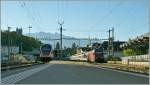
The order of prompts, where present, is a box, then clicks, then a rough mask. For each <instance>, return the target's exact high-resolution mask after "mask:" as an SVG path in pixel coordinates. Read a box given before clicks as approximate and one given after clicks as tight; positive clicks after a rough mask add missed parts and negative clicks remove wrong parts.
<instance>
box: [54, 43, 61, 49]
mask: <svg viewBox="0 0 150 85" xmlns="http://www.w3.org/2000/svg"><path fill="white" fill-rule="evenodd" d="M55 49H56V50H60V45H59V42H57V43H56V48H55Z"/></svg>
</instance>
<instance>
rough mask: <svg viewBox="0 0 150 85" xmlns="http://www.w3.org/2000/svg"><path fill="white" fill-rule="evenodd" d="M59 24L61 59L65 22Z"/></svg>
mask: <svg viewBox="0 0 150 85" xmlns="http://www.w3.org/2000/svg"><path fill="white" fill-rule="evenodd" d="M58 24H59V25H60V58H62V25H63V24H64V22H62V23H60V22H58Z"/></svg>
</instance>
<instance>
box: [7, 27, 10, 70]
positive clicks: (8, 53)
mask: <svg viewBox="0 0 150 85" xmlns="http://www.w3.org/2000/svg"><path fill="white" fill-rule="evenodd" d="M10 29H11V27H8V34H7V39H8V45H7V46H8V47H7V48H8V64H9V62H10V39H9V32H10ZM8 69H9V65H8Z"/></svg>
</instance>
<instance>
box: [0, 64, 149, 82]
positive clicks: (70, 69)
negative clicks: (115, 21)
mask: <svg viewBox="0 0 150 85" xmlns="http://www.w3.org/2000/svg"><path fill="white" fill-rule="evenodd" d="M22 69H23V70H22ZM22 69H16V70H12V71H9V72H2V82H3V81H5V83H6V81H7V82H9V83H15V84H148V83H149V78H147V77H142V76H136V75H132V74H126V73H121V72H115V71H111V70H107V69H101V68H97V67H91V66H83V65H73V64H45V65H36V66H31V67H28V68H22ZM29 73H30V75H28V74H29ZM16 74H17V75H16ZM14 75H15V76H14ZM24 75H26V76H24Z"/></svg>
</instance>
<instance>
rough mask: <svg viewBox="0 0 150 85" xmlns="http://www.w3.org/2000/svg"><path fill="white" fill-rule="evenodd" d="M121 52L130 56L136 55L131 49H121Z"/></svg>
mask: <svg viewBox="0 0 150 85" xmlns="http://www.w3.org/2000/svg"><path fill="white" fill-rule="evenodd" d="M123 54H124V55H125V56H132V55H136V52H135V51H134V50H133V49H129V48H128V49H124V50H123Z"/></svg>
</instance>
